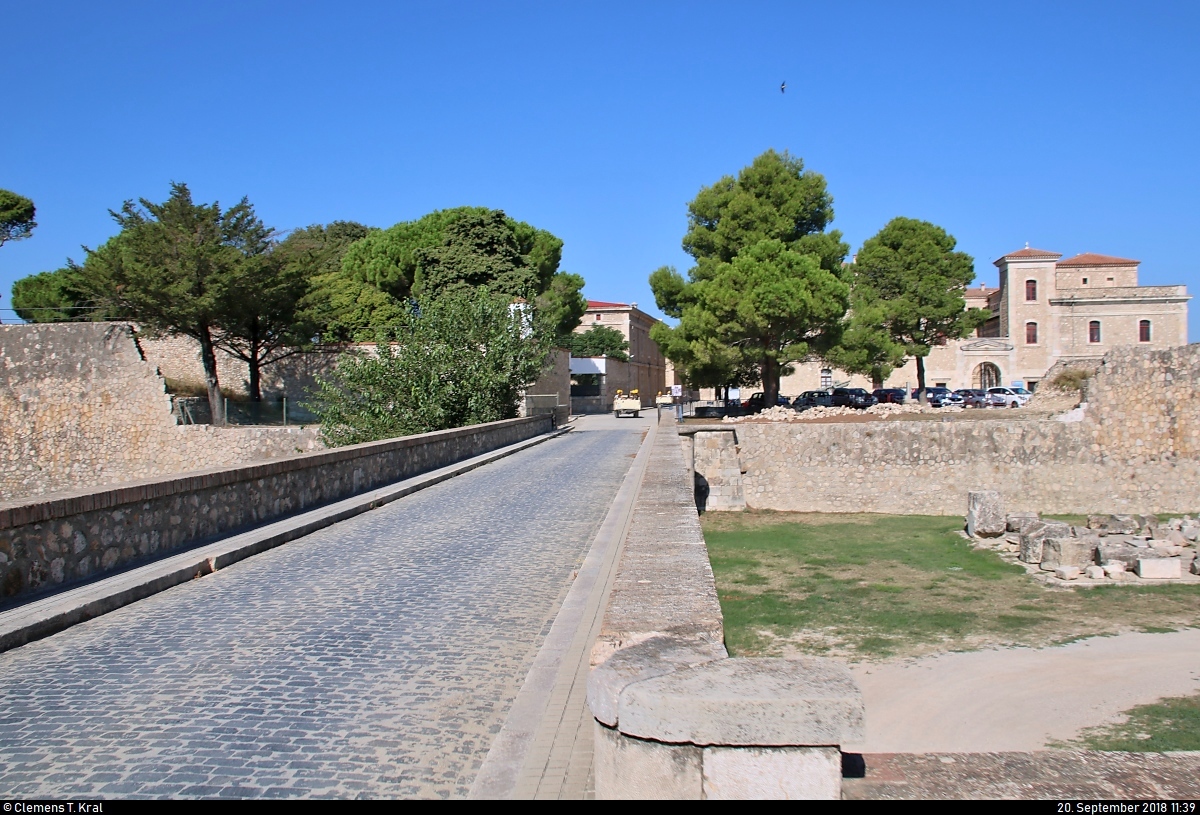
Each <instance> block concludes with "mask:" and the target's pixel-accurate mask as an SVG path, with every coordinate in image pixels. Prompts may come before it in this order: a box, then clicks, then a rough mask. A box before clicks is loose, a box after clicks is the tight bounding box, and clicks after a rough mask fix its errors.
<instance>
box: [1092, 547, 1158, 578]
mask: <svg viewBox="0 0 1200 815" xmlns="http://www.w3.org/2000/svg"><path fill="white" fill-rule="evenodd" d="M1146 554H1147V553H1146V548H1145V547H1144V546H1130V545H1129V544H1127V543H1102V544H1100V545H1099V546H1097V547H1096V562H1097V563H1099V564H1100V565H1101V566H1104V565H1107V564H1109V563H1120V564H1121V565H1122V566H1123V567H1124V568H1125V569H1127V570H1130V571H1132V570H1133V568H1134V567H1135V566H1136V565H1137V562H1138V561H1139V560H1141V559H1142V558H1144V557H1146Z"/></svg>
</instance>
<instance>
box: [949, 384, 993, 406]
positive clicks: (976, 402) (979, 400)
mask: <svg viewBox="0 0 1200 815" xmlns="http://www.w3.org/2000/svg"><path fill="white" fill-rule="evenodd" d="M955 393H957V394H958V395H959V396H961V397H962V398H963V405H964V406H965V407H974V408H981V407H987V405H988V393H987V391H985V390H983V389H982V388H959V389H958V390H956V391H955Z"/></svg>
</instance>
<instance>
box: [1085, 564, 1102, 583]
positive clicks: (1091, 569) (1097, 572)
mask: <svg viewBox="0 0 1200 815" xmlns="http://www.w3.org/2000/svg"><path fill="white" fill-rule="evenodd" d="M1083 572H1084V574H1086V575H1087V576H1088V578H1089V579H1091V580H1103V579H1104V567H1103V566H1088V567H1087V568H1086V569H1084V570H1083Z"/></svg>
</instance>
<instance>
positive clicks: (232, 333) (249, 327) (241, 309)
mask: <svg viewBox="0 0 1200 815" xmlns="http://www.w3.org/2000/svg"><path fill="white" fill-rule="evenodd" d="M308 287H309V277H308V275H307V273H306V271H305V269H304V268H303V266H301V265H299V264H295V263H290V262H289V259H288V257H287V252H286V250H284V249H283V248H282V246H275V247H272V249H271V251H267V252H262V253H257V254H252V255H249V256H247V257H246V258H245V260H244V261H243V262H242V263H239V264H238V265H237V266H236V267H235V269H234V270H233V272H232V274H231V276H230V279H229V281H228V284H227V285H226V286H225V287H224V298H223V301H222V302H221V303H220V306H219V309H220V315H219V317H218V319H219V320H220V323H219V328H220V331H219V332H218V333H217V334H216V344H217V346H218V347H220V348H223V349H225V350H226V351H228V352H229V353H230V354H232V355H233V356H235V357H237V358H238V359H241V360H243V361H244V362H245V363H246V368H247V371H248V373H249V383H248V384H249V390H250V398H251V399H252V400H253V401H255V402H261V401H262V369H263V368H265V367H267V366H268V365H272V364H274V363H276V362H279V361H280V360H282V359H286V358H287V357H290V356H292V355H293V354H296V353H298V352H300V351H302V350H305V349H307V348H308V347H310V346H311V345H312V338H313V334H314V332H315V331H316V323H315V322H314V321H312V320H311V319H310V318H309V316H308V314H306V313H305V312H304V311H303V310H302V309H301V303H302V302H303V300H304V298H305V295H306V294H307V292H308Z"/></svg>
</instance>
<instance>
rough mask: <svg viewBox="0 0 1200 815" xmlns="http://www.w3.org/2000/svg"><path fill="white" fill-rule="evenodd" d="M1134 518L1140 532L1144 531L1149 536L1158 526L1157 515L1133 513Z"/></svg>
mask: <svg viewBox="0 0 1200 815" xmlns="http://www.w3.org/2000/svg"><path fill="white" fill-rule="evenodd" d="M1134 518H1136V519H1137V522H1138V528H1139V529H1140V530H1141V531H1142V532H1144V533H1145V534H1147V535H1150V536H1153V535H1154V531H1153V530H1155V529H1157V528H1158V516H1157V515H1135V516H1134Z"/></svg>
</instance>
